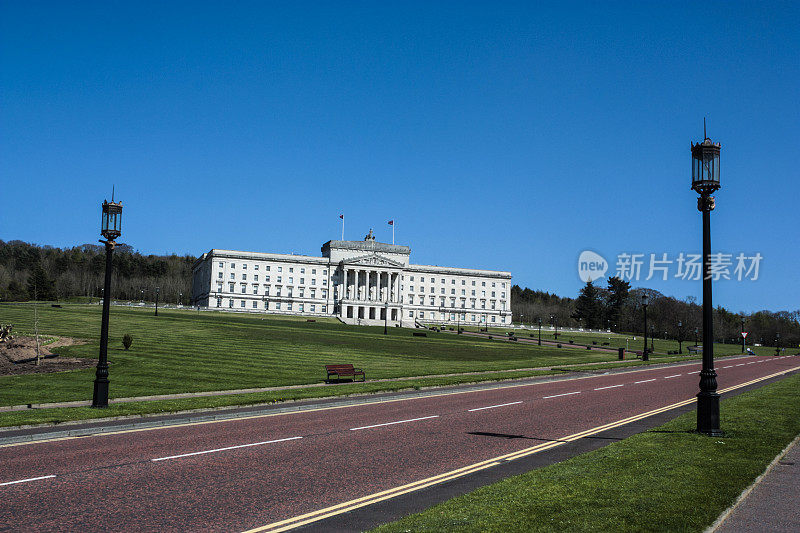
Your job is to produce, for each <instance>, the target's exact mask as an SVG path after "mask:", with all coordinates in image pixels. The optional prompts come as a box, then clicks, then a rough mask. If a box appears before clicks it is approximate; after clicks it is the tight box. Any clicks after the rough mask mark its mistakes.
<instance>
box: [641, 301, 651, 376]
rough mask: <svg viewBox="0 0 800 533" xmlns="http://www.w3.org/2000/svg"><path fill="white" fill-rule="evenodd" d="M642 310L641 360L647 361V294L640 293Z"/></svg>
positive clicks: (648, 357)
mask: <svg viewBox="0 0 800 533" xmlns="http://www.w3.org/2000/svg"><path fill="white" fill-rule="evenodd" d="M642 310H643V311H644V349H643V350H642V361H649V360H650V356H649V355H648V354H647V350H648V348H647V294H642Z"/></svg>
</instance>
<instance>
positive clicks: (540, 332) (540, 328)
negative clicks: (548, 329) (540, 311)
mask: <svg viewBox="0 0 800 533" xmlns="http://www.w3.org/2000/svg"><path fill="white" fill-rule="evenodd" d="M541 345H542V317H539V346H541Z"/></svg>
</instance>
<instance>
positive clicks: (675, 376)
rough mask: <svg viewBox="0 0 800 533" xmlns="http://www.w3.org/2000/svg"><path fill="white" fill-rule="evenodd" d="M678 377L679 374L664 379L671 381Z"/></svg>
mask: <svg viewBox="0 0 800 533" xmlns="http://www.w3.org/2000/svg"><path fill="white" fill-rule="evenodd" d="M680 375H681V374H675V375H674V376H667V377H665V378H664V379H672V378H677V377H679V376H680Z"/></svg>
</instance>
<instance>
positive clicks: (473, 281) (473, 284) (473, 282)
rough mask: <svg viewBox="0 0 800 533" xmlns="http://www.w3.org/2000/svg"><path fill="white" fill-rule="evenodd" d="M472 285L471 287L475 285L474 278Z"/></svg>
mask: <svg viewBox="0 0 800 533" xmlns="http://www.w3.org/2000/svg"><path fill="white" fill-rule="evenodd" d="M472 286H473V287H474V286H475V280H474V279H473V280H472Z"/></svg>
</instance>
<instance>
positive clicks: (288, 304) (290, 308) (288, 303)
mask: <svg viewBox="0 0 800 533" xmlns="http://www.w3.org/2000/svg"><path fill="white" fill-rule="evenodd" d="M286 310H287V311H291V310H292V302H287V303H286Z"/></svg>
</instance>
